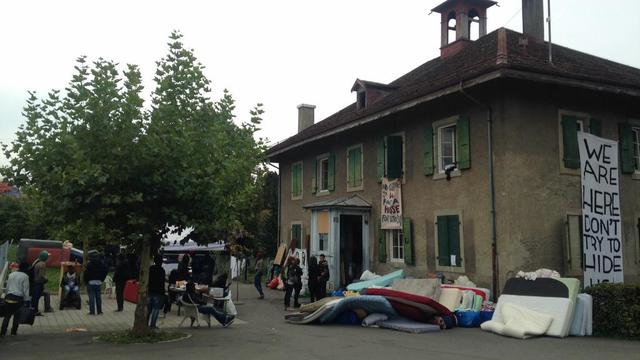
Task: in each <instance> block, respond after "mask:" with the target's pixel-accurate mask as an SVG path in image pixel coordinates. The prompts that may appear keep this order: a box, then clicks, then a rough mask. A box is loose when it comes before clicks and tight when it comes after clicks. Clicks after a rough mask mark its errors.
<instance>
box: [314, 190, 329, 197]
mask: <svg viewBox="0 0 640 360" xmlns="http://www.w3.org/2000/svg"><path fill="white" fill-rule="evenodd" d="M327 195H331V191H329V190H322V191H318V192H316V196H327Z"/></svg>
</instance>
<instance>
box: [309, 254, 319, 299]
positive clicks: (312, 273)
mask: <svg viewBox="0 0 640 360" xmlns="http://www.w3.org/2000/svg"><path fill="white" fill-rule="evenodd" d="M319 284H320V267H319V266H318V259H317V258H316V257H315V256H312V257H310V258H309V283H308V286H309V295H310V297H311V298H310V299H309V301H311V302H315V301H318V300H319V297H320V286H319Z"/></svg>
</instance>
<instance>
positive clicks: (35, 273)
mask: <svg viewBox="0 0 640 360" xmlns="http://www.w3.org/2000/svg"><path fill="white" fill-rule="evenodd" d="M48 258H49V253H48V252H47V251H44V250H43V251H41V252H40V253H39V254H38V258H37V259H36V260H35V261H34V262H33V263H32V264H31V265H29V263H27V262H21V263H20V264H19V265H18V270H17V271H14V272H12V273H11V274H9V277H8V278H7V282H6V296H5V299H4V301H5V306H4V309H3V310H4V319H3V320H2V327H1V328H0V336H5V335H6V334H7V330H8V327H9V322H10V321H11V319H13V323H12V326H11V335H16V334H17V333H18V326H19V325H20V319H19V312H20V309H21V308H22V307H23V306H26V307H28V308H32V309H33V311H34V313H35V315H36V316H42V313H41V312H40V311H39V310H38V309H39V302H40V298H44V312H53V308H51V304H50V300H49V294H48V293H47V292H46V291H45V285H46V284H47V283H48V282H49V279H48V278H47V265H46V263H47V259H48ZM106 276H107V269H106V266H105V265H104V263H103V262H102V261H101V260H100V257H99V255H98V254H95V255H94V256H91V257H90V258H89V261H88V262H87V266H86V270H85V272H84V276H83V279H84V282H85V284H86V285H87V293H88V294H89V308H90V311H89V315H95V314H102V302H101V298H100V288H101V285H102V282H103V281H104V279H105V277H106ZM79 283H80V280H79V278H78V274H77V273H76V272H75V269H74V267H73V266H70V267H68V268H67V270H66V271H65V273H64V274H63V277H62V281H61V282H60V287H62V294H63V296H64V297H65V298H66V297H67V296H70V295H74V294H76V295H77V294H79Z"/></svg>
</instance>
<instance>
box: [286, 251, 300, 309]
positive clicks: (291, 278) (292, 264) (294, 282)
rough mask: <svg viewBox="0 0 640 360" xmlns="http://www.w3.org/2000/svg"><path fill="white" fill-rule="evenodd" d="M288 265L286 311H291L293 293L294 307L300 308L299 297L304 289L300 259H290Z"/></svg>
mask: <svg viewBox="0 0 640 360" xmlns="http://www.w3.org/2000/svg"><path fill="white" fill-rule="evenodd" d="M287 263H288V265H287V266H286V267H285V269H284V276H283V278H282V280H283V281H284V291H285V293H284V309H285V310H289V309H290V308H289V305H290V304H291V293H293V307H294V308H299V307H300V303H299V302H298V297H299V296H300V290H301V289H302V268H300V265H299V264H300V259H298V258H294V257H289V259H288V260H287Z"/></svg>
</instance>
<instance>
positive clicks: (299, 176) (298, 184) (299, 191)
mask: <svg viewBox="0 0 640 360" xmlns="http://www.w3.org/2000/svg"><path fill="white" fill-rule="evenodd" d="M300 195H302V164H301V163H298V164H297V165H296V196H300Z"/></svg>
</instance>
